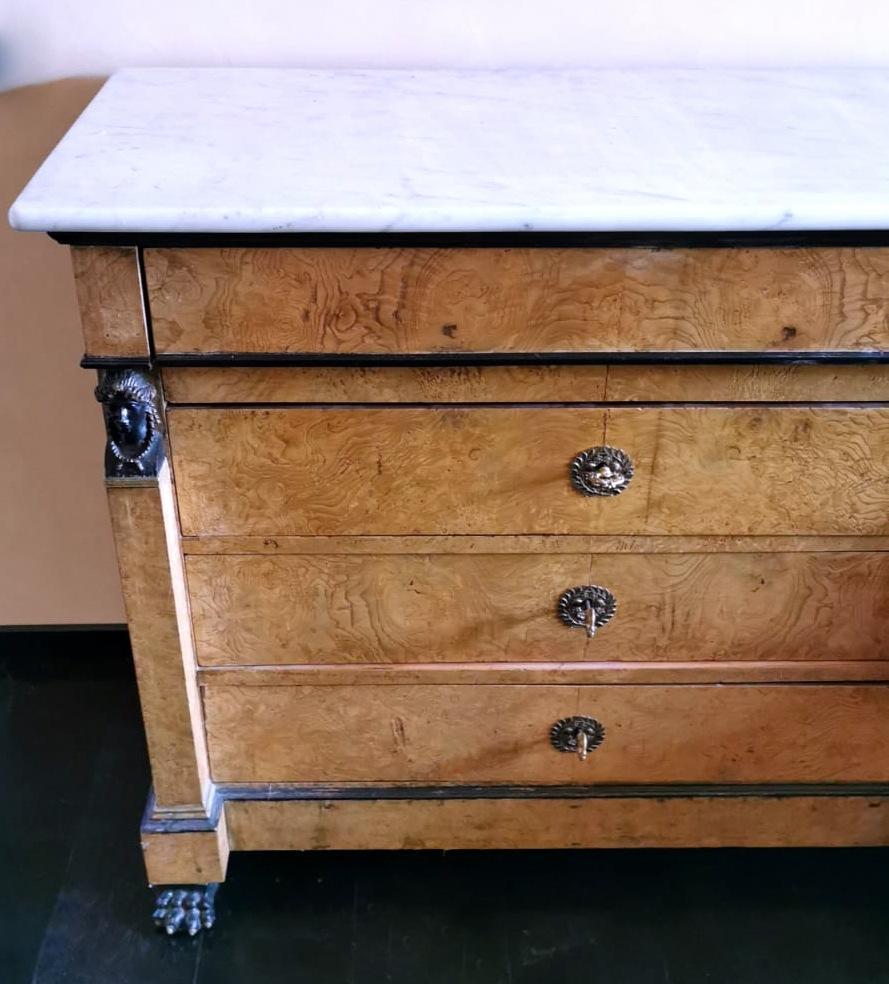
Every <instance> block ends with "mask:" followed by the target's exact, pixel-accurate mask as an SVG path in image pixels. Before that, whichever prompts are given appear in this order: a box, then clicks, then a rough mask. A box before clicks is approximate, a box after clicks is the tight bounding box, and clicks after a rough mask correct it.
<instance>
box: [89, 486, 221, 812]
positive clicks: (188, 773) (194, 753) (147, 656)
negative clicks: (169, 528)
mask: <svg viewBox="0 0 889 984" xmlns="http://www.w3.org/2000/svg"><path fill="white" fill-rule="evenodd" d="M169 484H170V478H169V471H168V469H167V468H166V467H164V468H162V469H161V474H160V476H159V479H158V484H155V483H153V482H140V483H139V484H138V485H136V484H130V485H109V487H108V502H109V506H110V509H111V521H112V526H113V529H114V538H115V543H116V546H117V556H118V564H119V567H120V577H121V584H122V587H123V595H124V604H125V606H126V611H127V619H128V622H129V629H130V641H131V644H132V649H133V661H134V663H135V666H136V676H137V679H138V683H139V697H140V700H141V704H142V717H143V719H144V722H145V732H146V736H147V740H148V751H149V756H150V759H151V772H152V777H153V781H154V793H155V800H156V805H157V809H158V810H159V811H165V810H168V811H175V812H190V811H194V812H198V813H200V812H202V811H203V809H204V804H205V802H206V799H207V792H208V788H209V781H208V769H207V750H206V742H205V738H204V730H203V722H202V718H201V710H200V695H199V693H198V688H197V683H196V677H195V667H194V654H193V651H192V646H191V639H190V629H189V626H188V617H187V612H178V613H177V607H180V608H181V606H182V605H183V604H186V602H185V591H184V586H182V585H180V588H179V590H178V591H177V586H176V582H177V580H178V581H181V579H182V578H183V573H182V562H181V556H179V555H178V553H177V552H174V551H172V550H171V549H170V547H169V545H168V540H167V535H166V531H165V529H164V506H163V503H162V497H163V492H164V489H163V488H162V486H164V485H166V486H169ZM167 493H168V495H169V496H172V491H171V490H170V489H169V488H168V489H167ZM177 595H178V597H177Z"/></svg>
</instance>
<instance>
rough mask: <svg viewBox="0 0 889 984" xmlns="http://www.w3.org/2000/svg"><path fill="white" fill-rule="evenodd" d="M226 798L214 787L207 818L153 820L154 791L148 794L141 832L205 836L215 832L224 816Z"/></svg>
mask: <svg viewBox="0 0 889 984" xmlns="http://www.w3.org/2000/svg"><path fill="white" fill-rule="evenodd" d="M224 801H225V798H224V797H223V796H221V795H220V793H219V789H218V787H215V786H214V787H213V791H212V794H211V798H210V812H209V815H208V816H207V817H182V818H179V819H174V818H169V819H168V818H166V817H165V818H164V819H163V820H158V819H154V818H153V816H152V815H153V814H154V807H155V800H154V790H153V789H152V790H150V791H149V793H148V802H147V803H146V804H145V812H144V813H143V814H142V824H141V826H140V828H139V829H140V830H141V831H142V833H143V834H203V833H208V832H211V831H214V830H215V829H216V827H217V825H218V824H219V817H220V816H221V815H222V804H223V802H224Z"/></svg>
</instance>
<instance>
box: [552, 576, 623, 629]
mask: <svg viewBox="0 0 889 984" xmlns="http://www.w3.org/2000/svg"><path fill="white" fill-rule="evenodd" d="M616 611H617V599H616V598H615V597H614V595H613V594H612V593H611V592H610V591H609V590H608V588H603V587H601V586H600V585H598V584H581V585H579V586H578V587H576V588H569V589H568V590H567V591H566V592H565V593H564V594H562V595H561V596H560V597H559V604H558V609H557V612H558V616H559V618H560V619H561V620H562V621H563V622H564V623H565V625H567V626H568V627H569V628H572V629H584V630H585V631H586V634H587V636H589V638H590V639H592V638H593V636H594V635H595V634H596V630H597V629H600V628H602V626H603V625H606V624H607V623H608V622H610V621H611V619H612V618H613V617H614V613H615V612H616Z"/></svg>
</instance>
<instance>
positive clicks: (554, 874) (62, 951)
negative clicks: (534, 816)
mask: <svg viewBox="0 0 889 984" xmlns="http://www.w3.org/2000/svg"><path fill="white" fill-rule="evenodd" d="M147 784H148V778H147V765H146V760H145V749H144V744H143V740H142V735H141V731H140V727H139V716H138V709H137V706H136V695H135V687H134V682H133V677H132V669H131V664H130V661H129V653H128V648H127V643H126V637H125V636H124V635H123V633H114V632H96V633H15V634H8V633H4V634H0V982H3V984H19V982H30V981H34V982H38V984H55V982H70V984H87V982H89V984H105V982H109V984H228V982H244V984H252V982H253V981H261V982H263V984H275V982H279V981H286V982H288V984H299V982H311V984H328V982H330V984H334V982H336V984H340V982H343V984H347V982H356V984H358V982H367V984H379V982H388V981H397V982H409V984H438V982H441V984H458V982H467V984H468V982H471V984H476V982H479V984H481V982H484V984H495V982H504V984H531V982H534V984H536V982H541V984H550V982H554V984H556V982H557V984H582V982H591V984H592V982H596V984H612V982H613V984H637V982H638V984H649V982H651V984H654V982H661V984H703V982H715V984H735V982H737V984H742V982H743V984H748V982H749V984H769V982H780V984H793V982H800V984H803V982H805V984H822V982H823V984H828V982H830V984H853V982H862V984H864V982H866V984H877V982H883V981H885V982H887V984H889V877H887V875H889V852H886V851H878V850H867V851H864V850H858V851H850V850H837V851H746V852H742V851H662V852H658V851H614V852H600V851H584V852H562V853H556V852H549V851H547V852H517V853H505V852H504V853H481V854H471V853H462V852H460V853H453V854H440V853H427V852H424V853H419V854H413V853H407V852H405V853H401V854H378V853H371V854H344V853H343V854H315V855H312V854H308V855H296V854H291V855H287V854H280V855H278V854H256V855H233V857H232V861H231V865H230V868H229V877H228V881H227V882H226V884H225V885H224V886H223V888H222V889H221V891H220V894H219V897H218V903H217V915H218V922H217V926H216V927H215V928H214V929H213V931H212V932H211V933H210V934H208V935H207V936H206V937H205V938H203V939H201V938H198V939H196V940H189V939H181V938H177V939H173V940H168V939H166V938H165V937H163V936H162V935H159V934H158V933H157V932H155V931H154V930H153V928H152V926H151V923H150V919H149V914H150V910H151V897H150V895H149V893H148V891H147V890H146V888H145V884H144V873H143V870H142V863H141V858H140V854H139V846H138V845H139V838H138V825H139V818H140V815H141V812H142V808H143V805H144V798H145V793H146V788H147Z"/></svg>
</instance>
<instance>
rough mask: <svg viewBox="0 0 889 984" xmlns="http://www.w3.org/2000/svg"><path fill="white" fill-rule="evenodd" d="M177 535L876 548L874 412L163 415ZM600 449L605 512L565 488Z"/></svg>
mask: <svg viewBox="0 0 889 984" xmlns="http://www.w3.org/2000/svg"><path fill="white" fill-rule="evenodd" d="M168 423H169V432H170V440H171V445H172V453H173V461H174V466H175V472H176V480H177V486H178V489H179V507H180V516H181V522H182V530H183V532H184V533H185V534H186V535H196V534H216V535H233V534H254V535H262V536H271V537H275V536H281V535H287V534H297V535H306V534H312V535H317V534H321V535H328V534H330V535H342V534H524V533H540V534H547V533H559V534H562V533H588V534H591V533H600V534H629V535H635V534H647V535H677V534H680V535H699V536H705V535H886V534H887V533H889V410H887V409H886V408H873V407H871V408H856V407H848V408H846V407H843V408H823V407H821V408H819V407H780V406H766V407H762V406H758V407H647V408H645V407H637V408H611V409H602V408H589V407H576V408H570V409H569V408H558V407H523V408H515V407H507V408H471V409H470V408H450V407H449V408H441V407H439V408H423V409H412V408H372V409H361V410H358V409H348V408H339V409H322V408H308V409H296V408H287V409H283V408H281V409H278V408H275V409H271V408H269V409H234V408H226V409H214V410H207V409H190V408H179V409H172V410H171V411H170V412H169V415H168ZM600 444H610V445H613V446H616V447H620V448H623V449H624V450H625V451H626V452H627V453H628V454H629V455H630V457H631V458H632V460H633V462H634V465H635V469H636V474H635V476H634V478H633V480H632V484H631V485H630V487H629V488H628V489H627V490H626V491H625V492H623V493H622V494H621V495H620V496H617V497H606V498H602V497H593V498H591V497H586V496H583V495H581V494H580V493H578V492H577V491H576V490H575V489H574V488H572V486H571V484H570V481H569V471H568V468H569V463H570V462H571V460H572V458H573V457H574V456H575V455H576V454H577V453H578V452H580V451H582V450H584V449H585V448H588V447H591V446H594V445H600Z"/></svg>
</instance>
